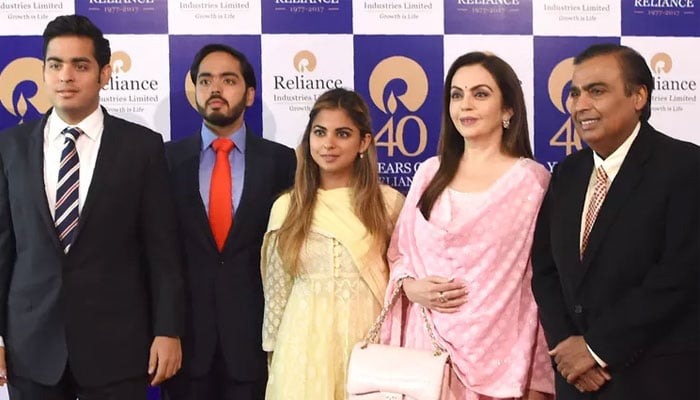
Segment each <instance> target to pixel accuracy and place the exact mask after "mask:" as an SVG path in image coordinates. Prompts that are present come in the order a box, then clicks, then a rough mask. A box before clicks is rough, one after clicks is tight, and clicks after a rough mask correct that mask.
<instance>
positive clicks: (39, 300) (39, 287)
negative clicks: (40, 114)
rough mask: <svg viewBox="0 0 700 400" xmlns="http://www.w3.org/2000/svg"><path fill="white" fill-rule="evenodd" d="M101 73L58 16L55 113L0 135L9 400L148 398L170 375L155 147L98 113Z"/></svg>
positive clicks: (163, 170) (146, 136)
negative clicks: (151, 388)
mask: <svg viewBox="0 0 700 400" xmlns="http://www.w3.org/2000/svg"><path fill="white" fill-rule="evenodd" d="M109 61H110V48H109V42H108V41H107V40H106V39H105V38H104V37H103V35H102V32H101V31H100V30H99V29H98V28H97V27H96V26H95V25H93V24H92V22H90V20H88V19H87V18H85V17H81V16H75V15H70V16H62V17H58V18H56V19H55V20H54V21H52V22H50V23H49V24H48V25H47V27H46V30H45V31H44V70H43V71H44V81H45V83H46V87H47V90H48V92H49V96H50V100H51V103H52V104H53V109H51V110H50V111H49V112H48V113H47V115H46V116H45V117H44V118H42V119H41V120H38V121H34V122H30V123H26V124H23V125H19V126H17V127H14V128H11V129H9V130H8V131H6V132H3V133H0V335H1V336H2V339H4V345H5V346H6V347H2V348H1V349H0V372H1V373H2V375H3V377H2V378H0V379H1V380H0V383H4V382H5V374H7V376H8V380H9V394H10V398H11V399H13V400H14V399H20V400H25V399H31V400H54V399H61V400H75V399H76V397H77V398H79V399H81V400H100V399H146V398H147V388H148V383H149V381H150V383H151V384H158V383H160V382H162V381H163V380H164V379H166V378H168V377H170V376H172V375H174V374H175V372H176V371H177V369H178V368H179V366H180V361H181V350H180V339H179V336H181V335H182V332H183V314H184V311H183V309H184V301H183V300H184V294H183V284H182V264H181V258H180V256H179V247H178V243H177V235H176V227H177V225H176V223H175V209H174V204H173V200H172V195H171V191H170V188H169V181H168V175H167V164H166V162H165V153H164V150H163V141H162V138H161V136H160V135H158V134H157V133H155V132H153V131H151V130H149V129H147V128H145V127H143V126H139V125H136V124H133V123H130V122H127V121H125V120H122V119H119V118H115V117H113V116H111V115H109V114H108V113H107V112H106V110H104V109H102V108H101V107H100V106H99V91H100V89H101V88H102V87H103V86H104V85H105V83H106V82H108V80H109V78H110V74H111V67H110V65H109ZM6 361H7V364H5V362H6ZM148 374H151V375H152V376H151V377H150V379H149V376H148Z"/></svg>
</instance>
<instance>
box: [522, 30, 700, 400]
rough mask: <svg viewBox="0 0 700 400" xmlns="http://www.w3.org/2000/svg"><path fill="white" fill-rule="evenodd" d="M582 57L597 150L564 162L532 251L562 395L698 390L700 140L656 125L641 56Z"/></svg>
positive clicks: (581, 129) (579, 111) (611, 397)
mask: <svg viewBox="0 0 700 400" xmlns="http://www.w3.org/2000/svg"><path fill="white" fill-rule="evenodd" d="M574 65H575V67H574V74H573V79H572V83H571V93H570V109H571V112H572V118H573V120H574V123H575V125H576V130H577V132H578V134H579V135H580V136H581V138H582V139H583V140H585V141H586V143H587V144H588V145H589V146H590V147H589V148H587V149H584V150H581V151H579V152H577V153H575V154H572V155H570V156H569V157H567V158H566V159H565V160H563V161H562V162H561V163H559V164H558V165H557V166H556V168H555V169H554V171H553V173H552V180H551V182H550V186H549V190H548V192H547V195H546V197H545V200H544V203H543V205H542V209H541V211H540V215H539V219H538V221H537V227H536V230H535V240H534V244H533V253H532V262H533V269H534V275H533V280H532V286H533V291H534V294H535V298H536V300H537V303H538V305H539V307H540V317H541V319H542V325H543V327H544V330H545V333H546V336H547V340H548V342H549V345H550V347H551V348H552V351H551V352H550V354H551V355H552V356H553V360H554V363H555V364H556V369H557V370H558V371H559V374H557V381H556V391H557V398H558V399H564V400H568V399H598V400H622V399H625V400H626V399H634V400H645V399H648V400H659V399H674V400H675V399H679V400H680V399H697V398H698V382H697V379H698V376H699V375H698V374H699V371H698V341H699V340H700V339H699V338H700V336H698V327H699V322H698V314H699V308H698V302H699V301H698V293H699V291H698V283H699V281H698V278H699V276H698V270H699V268H700V250H699V248H700V229H699V225H700V213H699V208H700V195H699V192H700V189H699V187H700V149H699V148H698V147H697V146H695V145H693V144H690V143H686V142H681V141H679V140H675V139H672V138H670V137H668V136H666V135H664V134H662V133H660V132H658V131H656V130H655V129H654V128H653V127H651V125H649V123H648V122H647V120H648V118H649V115H650V113H651V93H652V89H653V87H654V80H653V78H652V75H651V72H650V71H649V68H648V67H647V65H646V62H645V61H644V59H643V57H642V56H641V55H639V53H637V52H636V51H634V50H633V49H631V48H629V47H625V46H620V45H616V44H604V45H595V46H592V47H590V48H588V49H587V50H585V51H584V52H582V53H581V54H579V55H578V56H577V57H576V58H575V60H574Z"/></svg>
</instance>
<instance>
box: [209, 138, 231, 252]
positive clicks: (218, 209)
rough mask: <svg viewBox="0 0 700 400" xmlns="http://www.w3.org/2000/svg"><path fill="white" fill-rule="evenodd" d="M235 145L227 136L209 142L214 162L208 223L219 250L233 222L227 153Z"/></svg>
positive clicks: (229, 165) (229, 167) (229, 168)
mask: <svg viewBox="0 0 700 400" xmlns="http://www.w3.org/2000/svg"><path fill="white" fill-rule="evenodd" d="M235 146H236V145H235V143H233V141H232V140H231V139H228V138H218V139H216V140H214V141H213V142H211V147H212V149H214V151H215V152H216V162H215V163H214V169H213V171H212V173H211V186H210V187H209V224H210V225H211V231H212V233H213V234H214V241H216V247H217V248H218V249H219V251H221V250H222V249H223V248H224V243H225V242H226V236H228V231H229V229H230V228H231V224H232V223H233V204H232V202H233V200H232V198H231V164H230V163H229V161H228V154H229V153H230V152H231V149H233V148H234V147H235Z"/></svg>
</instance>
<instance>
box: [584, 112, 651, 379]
mask: <svg viewBox="0 0 700 400" xmlns="http://www.w3.org/2000/svg"><path fill="white" fill-rule="evenodd" d="M641 126H642V124H641V123H639V122H637V126H635V127H634V130H633V131H632V134H631V135H629V137H628V138H627V139H626V140H625V141H624V142H623V143H622V144H621V145H620V147H618V148H617V149H616V150H615V151H614V152H613V153H612V154H610V155H609V156H608V157H607V158H605V159H603V158H601V157H600V156H599V155H598V154H597V153H596V152H595V151H594V152H593V170H592V171H591V179H590V181H589V182H588V189H587V190H586V199H585V201H584V203H583V212H582V213H581V232H580V236H579V243H581V242H582V241H583V231H584V228H585V225H586V213H587V212H588V205H589V204H590V202H591V199H592V198H593V191H594V188H595V183H596V170H597V169H598V167H600V166H601V165H602V166H603V169H604V170H605V173H606V174H607V175H608V189H610V185H612V182H613V180H614V179H615V177H616V176H617V173H618V172H620V167H622V162H623V161H625V157H627V153H628V152H629V151H630V147H632V143H633V142H634V139H636V138H637V135H638V134H639V128H640V127H641ZM586 347H588V351H589V352H590V353H591V355H592V356H593V358H594V359H595V361H596V362H597V363H598V365H600V366H601V367H603V368H605V367H607V366H608V364H607V363H606V362H605V361H603V360H602V359H601V358H600V357H598V355H597V354H596V353H595V352H594V351H593V350H592V349H591V347H590V346H588V344H586Z"/></svg>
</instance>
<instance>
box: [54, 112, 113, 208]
mask: <svg viewBox="0 0 700 400" xmlns="http://www.w3.org/2000/svg"><path fill="white" fill-rule="evenodd" d="M68 126H71V127H76V126H77V127H78V128H80V129H81V130H82V131H83V132H84V134H83V135H80V136H79V137H78V140H77V141H76V143H75V147H76V150H77V151H78V159H79V160H80V187H79V189H78V196H79V204H78V210H79V211H82V210H83V205H85V198H86V197H87V194H88V189H90V182H92V174H93V172H94V171H95V163H96V162H97V152H98V150H99V149H100V143H101V142H102V131H103V130H104V114H103V113H102V108H100V107H97V109H96V110H95V111H93V112H92V114H90V115H88V116H87V117H86V118H85V119H84V120H82V121H80V122H79V123H78V124H77V125H69V124H67V123H65V122H64V121H63V120H62V119H61V117H59V116H58V114H56V113H55V112H52V113H51V115H49V119H48V121H47V122H46V127H45V128H44V189H45V190H46V200H47V201H48V204H49V211H51V217H55V215H54V213H55V212H56V210H55V208H56V189H57V186H58V169H59V168H58V167H59V165H60V163H61V152H63V146H64V144H65V141H66V139H65V137H64V136H63V135H62V134H61V132H62V131H63V130H64V129H65V128H67V127H68Z"/></svg>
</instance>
